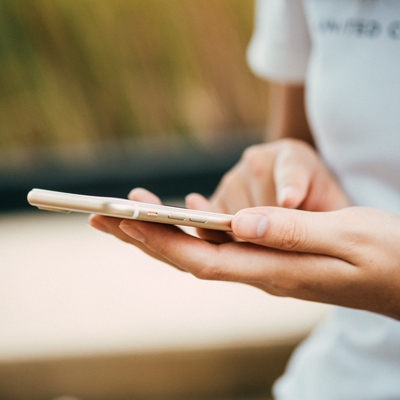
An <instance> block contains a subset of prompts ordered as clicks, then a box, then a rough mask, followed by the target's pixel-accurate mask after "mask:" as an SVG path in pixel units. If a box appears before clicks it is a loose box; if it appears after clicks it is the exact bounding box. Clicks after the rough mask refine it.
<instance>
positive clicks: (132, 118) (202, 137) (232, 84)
mask: <svg viewBox="0 0 400 400" xmlns="http://www.w3.org/2000/svg"><path fill="white" fill-rule="evenodd" d="M252 26H253V0H207V1H204V0H113V1H111V0H0V151H1V152H2V154H3V155H7V154H8V155H9V156H3V157H1V159H2V160H3V162H1V161H0V170H1V169H2V168H3V169H4V168H7V169H8V168H12V167H13V166H14V167H17V166H18V165H19V164H21V163H25V164H24V165H25V166H27V165H29V154H31V153H32V152H34V151H35V149H37V148H40V147H43V146H50V147H51V148H52V149H53V151H55V152H56V153H57V154H59V155H60V157H61V158H62V153H63V149H64V148H65V146H67V147H68V146H71V145H72V146H75V145H77V146H80V147H79V148H80V149H81V150H80V152H79V154H78V153H76V154H73V157H88V155H90V154H91V152H92V150H91V149H92V144H93V143H98V142H108V141H113V142H114V143H115V142H119V143H120V144H121V146H123V144H124V143H125V142H126V141H127V140H131V139H134V138H145V139H146V138H150V137H154V138H157V137H161V136H165V135H186V136H190V137H193V138H195V139H196V140H199V142H201V143H209V142H210V141H211V142H212V141H213V140H214V137H215V136H216V135H224V134H225V135H229V137H233V136H234V135H243V134H244V133H243V132H249V131H252V130H254V129H255V128H256V129H257V128H259V127H261V126H262V125H263V124H264V123H265V116H266V108H267V96H266V90H267V87H266V85H265V84H264V83H262V82H260V81H259V80H258V79H257V78H255V77H254V76H253V75H252V74H251V72H250V71H249V69H248V67H247V65H246V61H245V50H246V46H247V44H248V41H249V38H250V36H251V31H252ZM54 149H55V150H54ZM82 149H83V150H82ZM27 160H28V161H27Z"/></svg>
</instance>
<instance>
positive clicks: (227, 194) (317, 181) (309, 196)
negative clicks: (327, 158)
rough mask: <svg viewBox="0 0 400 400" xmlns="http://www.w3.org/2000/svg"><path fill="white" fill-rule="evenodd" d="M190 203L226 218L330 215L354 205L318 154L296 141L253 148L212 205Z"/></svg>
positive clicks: (192, 199)
mask: <svg viewBox="0 0 400 400" xmlns="http://www.w3.org/2000/svg"><path fill="white" fill-rule="evenodd" d="M186 203H187V206H188V207H189V208H194V209H203V210H204V209H207V210H211V211H215V212H220V213H225V214H235V213H236V212H238V211H239V210H241V209H243V208H250V207H260V206H281V207H285V208H300V209H303V210H307V211H332V210H338V209H341V208H344V207H347V206H349V205H350V203H349V200H348V199H347V197H346V195H345V194H344V193H343V191H342V189H341V188H340V186H339V185H338V183H337V182H336V180H335V179H334V177H333V176H332V175H331V173H330V172H329V171H328V170H327V168H326V167H325V165H324V164H323V163H322V161H321V160H320V158H319V157H318V155H317V153H316V151H315V150H314V149H313V148H312V147H311V146H310V145H308V144H307V143H305V142H302V141H300V140H297V139H283V140H278V141H275V142H272V143H268V144H261V145H256V146H252V147H249V148H248V149H247V150H246V151H245V152H244V153H243V156H242V158H241V160H240V161H239V162H238V163H237V164H236V165H235V166H234V167H233V168H232V169H231V170H230V171H229V172H228V173H226V174H225V176H224V177H223V179H222V180H221V183H220V184H219V186H218V188H217V190H216V191H215V193H214V194H213V196H212V197H211V199H210V203H208V202H207V201H206V199H204V197H202V196H200V195H198V194H191V195H189V196H187V198H186Z"/></svg>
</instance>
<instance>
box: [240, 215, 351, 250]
mask: <svg viewBox="0 0 400 400" xmlns="http://www.w3.org/2000/svg"><path fill="white" fill-rule="evenodd" d="M338 213H340V211H332V212H319V213H314V212H308V211H300V210H290V209H285V208H279V207H255V208H249V209H245V210H241V211H239V212H238V213H237V214H236V215H235V217H234V219H233V221H232V229H233V232H234V234H235V235H236V236H237V237H239V238H240V239H243V240H245V241H247V242H252V243H255V244H259V245H263V246H267V247H272V248H275V249H280V250H284V251H297V252H306V253H313V254H324V255H330V256H335V257H340V254H339V252H340V246H338V243H340V242H341V241H342V240H341V233H342V231H343V228H342V227H341V226H340V221H338V220H339V219H341V218H337V214H338Z"/></svg>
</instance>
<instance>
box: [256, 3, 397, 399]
mask: <svg viewBox="0 0 400 400" xmlns="http://www.w3.org/2000/svg"><path fill="white" fill-rule="evenodd" d="M248 58H249V62H250V65H251V66H252V68H253V70H254V71H255V72H256V73H257V74H259V75H261V76H264V77H266V78H268V79H270V80H277V81H283V82H289V83H290V82H291V83H300V82H305V84H306V102H307V113H308V117H309V121H310V124H311V128H312V130H313V134H314V137H315V140H316V143H317V146H318V149H319V151H320V153H321V155H322V157H323V159H324V160H325V162H326V164H327V165H328V166H329V168H330V169H331V170H332V171H333V172H334V173H335V174H336V175H337V177H338V179H339V180H340V182H341V184H342V186H343V188H344V189H345V190H346V192H347V193H348V195H349V197H350V198H351V200H352V201H353V203H354V204H355V205H362V206H371V207H376V208H380V209H384V210H387V211H391V212H393V213H396V214H399V215H400V0H259V3H258V6H257V20H256V29H255V32H254V35H253V39H252V42H251V44H250V46H249V51H248ZM399 273H400V263H399ZM274 392H275V396H276V398H277V399H279V400H289V399H290V400H295V399H296V400H305V399H307V400H331V399H335V400H347V399H349V400H370V399H373V400H388V399H391V400H393V399H400V322H399V321H396V320H394V319H390V318H387V317H383V316H380V315H377V314H373V313H369V312H365V311H358V310H352V309H346V308H341V307H337V308H336V309H335V311H334V312H333V314H332V316H330V317H329V318H328V320H326V321H325V322H324V323H323V324H322V325H321V326H320V327H319V328H317V329H316V330H315V331H314V332H313V334H312V335H311V336H310V337H309V338H308V339H307V340H306V341H305V342H304V343H303V344H302V345H301V346H300V348H299V349H298V350H297V351H296V352H295V354H294V356H293V357H292V360H291V362H290V363H289V366H288V369H287V371H286V373H285V375H284V376H283V377H282V378H281V379H280V380H279V381H278V382H277V384H276V385H275V390H274Z"/></svg>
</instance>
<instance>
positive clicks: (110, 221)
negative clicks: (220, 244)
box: [89, 214, 180, 269]
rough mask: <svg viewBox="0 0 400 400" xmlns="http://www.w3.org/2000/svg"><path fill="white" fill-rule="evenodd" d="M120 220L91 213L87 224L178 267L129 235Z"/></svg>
mask: <svg viewBox="0 0 400 400" xmlns="http://www.w3.org/2000/svg"><path fill="white" fill-rule="evenodd" d="M122 221H123V220H122V219H121V218H114V217H106V216H104V215H94V214H93V215H91V216H90V217H89V224H90V226H92V227H93V228H95V229H97V230H100V231H102V232H104V233H108V234H111V235H114V236H115V237H116V238H118V239H119V240H122V241H123V242H125V243H129V244H132V245H134V246H136V247H138V248H139V249H140V250H142V251H143V252H145V253H147V254H148V255H150V256H151V257H153V258H156V259H157V260H159V261H162V262H166V263H168V264H170V265H171V266H173V267H174V268H178V267H177V266H176V265H174V264H172V263H170V262H168V261H167V260H165V259H164V258H163V257H160V255H159V254H156V253H152V252H150V251H149V249H148V247H147V246H145V245H144V244H143V243H142V242H140V241H138V240H135V239H134V238H133V237H132V236H129V235H127V234H126V233H125V232H124V231H122V230H121V229H120V227H119V226H120V224H121V222H122ZM178 269H180V268H178Z"/></svg>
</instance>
